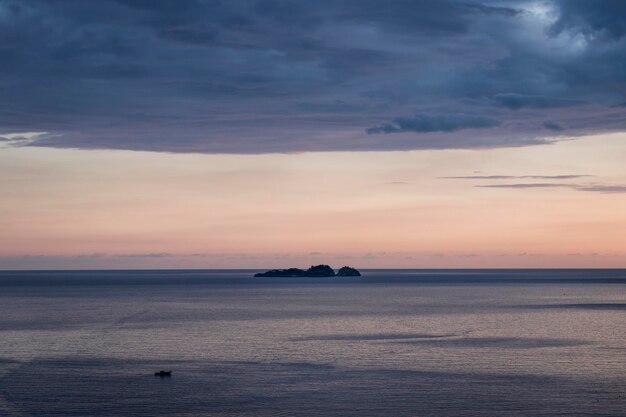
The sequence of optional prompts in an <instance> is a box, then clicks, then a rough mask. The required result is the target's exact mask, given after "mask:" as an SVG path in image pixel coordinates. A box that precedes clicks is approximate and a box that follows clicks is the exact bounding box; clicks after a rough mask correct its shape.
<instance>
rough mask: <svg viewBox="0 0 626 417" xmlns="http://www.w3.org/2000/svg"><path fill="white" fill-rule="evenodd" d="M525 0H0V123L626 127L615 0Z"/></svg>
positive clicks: (195, 147)
mask: <svg viewBox="0 0 626 417" xmlns="http://www.w3.org/2000/svg"><path fill="white" fill-rule="evenodd" d="M530 6H532V4H531V3H526V2H513V1H495V0H475V1H464V0H463V1H462V0H425V1H419V2H415V1H409V0H386V1H383V0H358V1H357V0H345V1H340V2H337V1H331V0H320V1H317V2H314V3H313V2H298V1H290V0H230V1H214V0H181V1H176V2H174V1H171V2H169V1H148V0H100V1H97V2H77V1H73V0H0V60H1V62H2V65H1V66H0V130H1V131H3V132H9V133H19V132H33V131H38V132H49V133H50V134H48V135H45V136H40V137H37V140H35V141H32V143H30V141H29V143H25V144H26V145H28V146H55V147H75V148H84V149H134V150H152V151H168V152H228V153H263V152H299V151H325V150H326V151H333V150H404V149H449V148H454V149H461V148H494V147H507V146H530V145H537V144H545V143H551V142H552V141H554V140H556V139H555V138H554V136H555V134H554V132H559V131H560V130H559V128H558V127H561V128H562V127H563V126H567V130H566V131H565V132H566V133H567V134H568V136H572V137H575V136H580V135H586V134H592V133H598V132H614V131H623V130H625V129H626V117H624V116H625V115H626V114H625V111H626V108H624V107H619V106H618V107H615V106H616V105H619V104H621V103H624V91H623V88H622V86H623V80H624V79H626V67H624V65H623V62H624V58H625V56H626V39H624V22H625V19H626V10H625V6H624V2H621V1H618V0H615V1H612V0H602V1H594V2H591V1H584V0H571V1H570V0H549V1H547V2H545V3H542V7H543V8H544V9H545V10H544V9H541V10H539V11H538V9H537V8H533V7H530ZM511 110H515V111H511ZM411 114H416V116H415V117H397V115H411ZM581 115H583V116H584V117H581ZM546 120H550V122H546ZM552 120H558V123H556V122H552ZM372 126H374V127H372ZM368 128H369V129H368ZM475 129H481V130H480V134H477V131H476V130H475ZM366 131H367V132H369V133H397V134H394V135H388V136H387V135H384V136H383V135H368V134H367V132H366ZM546 137H549V138H548V139H547V138H546ZM550 137H551V138H550Z"/></svg>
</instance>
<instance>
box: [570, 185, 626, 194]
mask: <svg viewBox="0 0 626 417" xmlns="http://www.w3.org/2000/svg"><path fill="white" fill-rule="evenodd" d="M576 189H577V190H579V191H589V192H594V193H626V185H607V184H592V185H580V186H577V187H576Z"/></svg>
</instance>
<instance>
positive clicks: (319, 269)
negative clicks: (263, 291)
mask: <svg viewBox="0 0 626 417" xmlns="http://www.w3.org/2000/svg"><path fill="white" fill-rule="evenodd" d="M254 276H255V277H280V278H297V277H319V278H323V277H335V276H337V277H360V276H361V273H360V272H359V271H358V270H356V269H355V268H351V267H349V266H344V267H342V268H340V269H339V271H338V272H337V273H336V274H335V270H334V269H332V268H331V267H330V266H328V265H314V266H311V267H310V268H309V269H306V270H304V269H300V268H288V269H272V270H270V271H267V272H259V273H258V274H254Z"/></svg>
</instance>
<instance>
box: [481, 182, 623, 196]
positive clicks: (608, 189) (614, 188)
mask: <svg viewBox="0 0 626 417" xmlns="http://www.w3.org/2000/svg"><path fill="white" fill-rule="evenodd" d="M474 187H478V188H518V189H519V188H571V189H573V190H576V191H587V192H595V193H608V194H612V193H626V185H611V184H587V185H584V184H560V183H517V184H486V185H475V186H474Z"/></svg>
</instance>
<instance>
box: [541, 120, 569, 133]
mask: <svg viewBox="0 0 626 417" xmlns="http://www.w3.org/2000/svg"><path fill="white" fill-rule="evenodd" d="M543 127H545V128H546V129H549V130H553V131H555V132H560V131H562V130H564V129H565V128H564V127H563V126H561V125H560V124H558V123H555V122H550V121H548V122H545V123H544V124H543Z"/></svg>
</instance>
